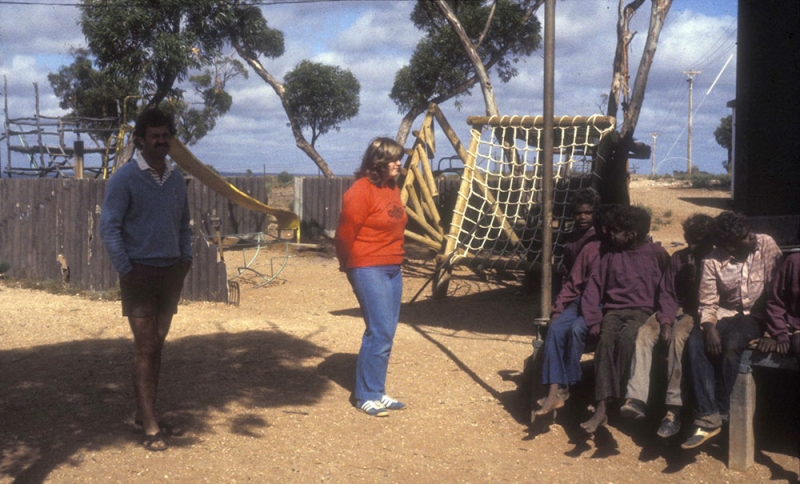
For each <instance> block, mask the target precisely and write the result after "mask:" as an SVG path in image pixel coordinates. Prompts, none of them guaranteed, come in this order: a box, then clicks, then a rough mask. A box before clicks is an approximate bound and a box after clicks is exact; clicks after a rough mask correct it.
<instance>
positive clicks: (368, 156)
mask: <svg viewBox="0 0 800 484" xmlns="http://www.w3.org/2000/svg"><path fill="white" fill-rule="evenodd" d="M404 153H405V148H403V145H401V144H400V143H398V142H397V141H395V140H393V139H392V138H386V137H379V138H375V139H373V140H372V141H370V143H369V146H367V150H366V151H365V152H364V158H362V160H361V167H359V169H358V170H356V172H355V177H356V180H357V179H359V178H363V177H367V179H369V181H371V182H372V183H373V184H375V185H377V186H379V187H380V186H383V185H384V183H386V175H387V174H388V173H389V163H391V162H393V161H397V160H401V159H402V158H403V154H404ZM388 183H390V184H393V183H394V180H389V182H388Z"/></svg>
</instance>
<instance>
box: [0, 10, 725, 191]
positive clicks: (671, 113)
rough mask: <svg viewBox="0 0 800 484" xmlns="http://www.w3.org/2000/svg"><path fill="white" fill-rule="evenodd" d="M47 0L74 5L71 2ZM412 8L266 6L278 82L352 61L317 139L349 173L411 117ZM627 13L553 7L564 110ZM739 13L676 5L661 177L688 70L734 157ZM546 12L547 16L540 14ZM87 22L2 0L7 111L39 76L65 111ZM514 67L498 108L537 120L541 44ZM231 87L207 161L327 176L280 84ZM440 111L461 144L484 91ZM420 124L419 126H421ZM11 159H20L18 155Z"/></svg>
mask: <svg viewBox="0 0 800 484" xmlns="http://www.w3.org/2000/svg"><path fill="white" fill-rule="evenodd" d="M34 1H37V0H34ZM47 3H48V4H53V3H62V4H69V5H74V4H75V2H74V1H72V0H56V1H52V0H50V1H48V2H47ZM413 5H414V4H413V2H409V1H381V0H375V1H363V2H320V3H312V4H308V3H304V4H291V3H284V4H276V5H268V6H264V7H262V9H263V11H264V15H265V17H266V18H267V20H268V22H269V25H270V26H271V27H273V28H277V29H280V30H282V31H283V32H284V35H285V41H286V53H285V54H284V55H283V56H282V57H280V58H278V59H274V60H273V59H262V63H263V64H264V66H265V67H266V68H267V69H268V70H269V71H270V72H271V73H272V74H273V75H274V76H276V77H278V78H279V79H282V78H283V76H284V75H285V73H286V72H288V71H289V70H290V69H292V68H293V67H294V66H295V65H296V64H297V63H299V62H300V61H301V60H303V59H310V60H313V61H315V62H322V63H325V64H331V65H338V66H340V67H342V68H345V69H349V70H350V71H351V72H353V74H354V75H355V76H356V77H357V78H358V79H359V81H360V83H361V110H360V113H359V115H358V116H357V117H356V118H354V119H352V120H350V121H347V122H345V123H343V124H342V126H341V130H340V131H339V132H331V133H328V134H326V135H324V136H323V137H321V138H320V140H319V141H318V142H317V149H318V151H319V152H320V153H321V154H322V156H323V157H324V158H325V159H326V160H327V162H328V163H329V165H330V167H331V169H332V170H333V171H334V173H336V174H338V175H347V174H350V173H352V171H353V170H354V169H355V168H356V165H357V164H358V161H359V159H360V157H361V154H362V152H363V149H364V147H366V145H367V143H368V142H369V140H370V139H371V138H373V137H375V136H382V135H386V136H391V137H394V135H395V134H396V133H397V129H398V127H399V124H400V120H401V118H402V114H401V113H398V111H397V108H396V107H395V105H394V103H393V102H392V101H391V100H390V99H389V96H388V94H389V91H390V89H391V86H392V82H393V80H394V75H395V73H396V72H397V70H398V69H399V68H400V67H402V66H403V65H404V64H406V63H407V61H408V59H409V57H410V55H411V52H412V51H413V49H414V46H415V45H416V42H417V41H418V40H419V38H420V33H419V32H418V31H417V30H415V29H414V27H413V25H412V24H411V22H410V21H409V14H410V12H411V9H412V8H413ZM617 7H618V2H617V1H616V0H613V1H612V0H559V1H558V2H557V4H556V61H555V64H556V86H555V113H556V114H557V115H590V114H595V113H598V112H599V109H598V104H600V102H601V97H602V95H603V94H607V93H608V90H609V86H610V82H611V69H612V61H613V55H614V47H615V43H616V38H615V35H616V34H615V24H616V11H617ZM736 9H737V6H736V0H683V1H681V0H675V1H674V2H673V5H672V8H671V10H670V13H669V15H668V17H667V20H666V24H665V27H664V31H663V32H662V35H661V39H660V42H659V46H658V51H657V53H656V57H655V62H654V64H653V68H652V71H651V74H650V78H649V82H648V89H647V93H646V97H645V102H644V107H643V109H642V113H641V116H640V121H639V124H638V127H637V130H636V137H637V139H639V140H641V141H646V142H648V143H650V142H652V136H651V133H658V137H657V144H656V161H657V163H658V167H659V169H658V173H671V172H672V171H673V170H676V169H678V170H685V169H686V157H687V146H686V145H687V140H686V125H687V120H688V84H687V82H686V80H687V76H686V75H685V74H683V72H684V71H687V70H699V71H701V74H699V75H697V76H696V77H695V82H694V99H693V101H694V107H695V110H694V122H693V143H692V154H693V162H694V164H695V165H696V166H698V167H700V168H701V169H702V170H705V171H710V172H721V171H722V165H721V162H722V161H723V160H724V159H725V157H726V153H725V150H724V149H722V148H721V147H720V146H719V145H717V143H716V141H715V140H714V136H713V131H714V129H715V128H716V127H717V126H718V124H719V119H720V118H722V117H724V116H726V115H728V114H730V109H729V108H727V107H726V104H727V102H728V101H730V100H732V99H734V97H735V84H736V79H735V78H736V75H735V72H736V58H735V54H736V45H735V44H736ZM539 14H540V16H541V15H543V10H541V11H540V12H539ZM78 16H79V10H78V8H76V7H75V6H54V5H46V6H44V5H8V4H2V3H0V43H1V44H2V46H3V49H0V74H2V75H4V76H6V77H7V79H8V92H7V94H8V103H9V115H10V117H11V118H21V117H30V116H32V115H33V114H34V112H35V105H34V89H33V83H38V86H39V92H40V96H41V99H40V109H41V112H42V113H43V114H46V115H50V116H58V115H61V114H64V113H63V112H62V111H61V110H60V109H59V108H58V102H57V100H56V99H55V97H54V96H53V93H52V89H51V88H50V86H49V83H48V82H47V74H48V73H50V72H55V71H56V70H57V69H58V68H59V66H61V65H65V64H68V63H70V62H71V57H70V56H69V51H70V48H71V47H77V46H82V45H84V39H83V36H82V35H81V32H80V29H79V27H78V25H77V20H78ZM648 17H649V2H645V5H643V6H642V8H641V9H640V12H639V13H638V15H637V16H636V17H635V18H634V23H633V28H634V30H636V31H637V32H638V33H637V35H636V36H635V37H634V42H633V45H632V49H631V65H632V69H635V66H636V65H638V59H639V57H640V56H641V52H642V48H643V41H644V38H645V35H646V31H647V22H648ZM731 56H733V58H732V60H730V62H729V63H728V65H727V67H726V68H725V70H724V71H722V68H723V65H725V63H726V61H728V59H729V58H730V57H731ZM517 68H518V69H519V71H520V75H519V76H518V77H517V78H515V79H513V80H512V81H511V82H509V83H507V84H504V83H501V82H500V81H499V79H494V86H495V95H496V97H497V101H498V105H499V108H500V111H501V113H503V114H508V115H512V114H517V115H525V114H528V115H536V114H541V112H542V75H541V73H542V68H543V58H542V52H541V51H539V52H535V53H534V54H533V55H532V56H530V57H528V58H526V59H523V60H522V61H521V62H520V63H519V64H518V65H517ZM720 72H721V74H720ZM718 75H719V79H718V80H717V82H716V84H714V87H713V89H710V88H711V86H712V83H714V80H715V78H716V77H717V76H718ZM228 87H229V91H230V92H231V94H232V95H233V100H234V105H233V108H232V110H231V111H230V113H229V114H228V115H226V116H225V117H224V118H222V119H221V120H220V121H219V123H218V125H217V128H216V129H215V130H214V131H213V132H212V133H211V134H209V136H207V137H206V138H204V139H203V140H201V141H200V142H199V143H198V144H197V145H195V146H194V147H193V151H194V152H195V154H196V155H197V156H198V158H200V159H201V160H203V161H204V162H206V163H208V164H211V165H213V166H215V167H216V168H217V169H218V170H220V171H232V172H244V171H246V170H248V169H249V170H252V171H253V172H256V173H260V172H262V171H266V172H268V173H278V172H281V171H288V172H290V173H293V174H316V173H317V169H316V166H315V165H314V164H313V163H312V162H311V161H310V160H309V159H308V158H307V157H306V156H305V155H304V154H303V153H302V152H301V151H300V150H299V149H297V148H296V147H295V143H294V138H293V137H292V134H291V131H290V130H289V129H288V127H286V116H285V114H284V113H283V111H282V109H281V106H280V102H279V100H278V98H277V96H276V95H275V93H274V92H273V91H272V90H271V88H269V87H268V86H267V85H266V84H265V83H264V82H263V81H262V80H261V79H260V78H259V77H258V76H257V75H255V74H254V73H251V75H250V76H249V79H246V80H245V79H238V80H235V81H234V82H232V83H231V84H229V86H228ZM0 88H1V86H0ZM709 89H710V92H709ZM441 108H442V110H443V111H444V114H445V116H446V117H447V118H448V120H449V121H450V123H451V125H453V126H454V128H455V129H456V131H457V133H458V135H459V137H460V138H461V139H462V140H466V139H467V137H468V129H467V126H466V122H465V120H466V117H467V116H470V115H482V114H484V107H483V99H482V96H481V93H480V90H479V89H478V88H475V89H473V93H472V96H471V97H467V98H464V99H463V101H462V107H461V109H460V110H459V109H456V107H455V106H454V105H453V103H452V102H449V103H445V104H444V105H442V106H441ZM421 121H422V120H421V118H420V119H418V120H417V121H416V123H415V125H414V126H415V128H416V127H418V126H419V124H420V123H421ZM307 136H309V138H310V135H308V134H307ZM410 143H411V141H409V145H410ZM3 144H5V142H3ZM437 145H438V146H439V149H440V152H439V153H437V157H446V156H450V155H451V154H452V152H450V151H449V150H448V149H447V148H448V146H447V145H448V143H447V142H446V141H445V140H444V139H442V140H441V141H438V142H437ZM2 148H3V149H2V150H0V162H2V166H3V167H4V168H5V166H6V165H7V163H8V160H7V155H6V151H5V147H4V146H3V147H2ZM12 161H13V162H14V164H19V163H21V161H20V160H18V159H16V158H13V159H12ZM632 168H633V169H635V170H636V171H637V172H639V173H649V172H650V160H642V161H638V162H633V165H632Z"/></svg>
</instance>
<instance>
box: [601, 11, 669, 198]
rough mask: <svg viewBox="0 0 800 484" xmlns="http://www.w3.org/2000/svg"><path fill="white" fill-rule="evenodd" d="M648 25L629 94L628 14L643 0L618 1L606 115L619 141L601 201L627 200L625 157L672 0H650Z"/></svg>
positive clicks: (605, 175)
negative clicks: (617, 133) (614, 47)
mask: <svg viewBox="0 0 800 484" xmlns="http://www.w3.org/2000/svg"><path fill="white" fill-rule="evenodd" d="M651 1H652V8H651V11H650V26H649V28H648V30H647V40H646V42H645V48H644V52H643V53H642V57H641V59H640V61H639V68H638V69H637V72H636V79H635V80H634V84H633V94H632V95H630V92H631V90H630V85H629V81H630V71H629V69H628V48H629V46H630V43H631V41H632V40H633V37H634V35H635V32H634V33H631V31H630V21H631V18H633V16H634V15H635V14H636V10H637V9H638V8H639V7H641V6H642V4H643V3H644V0H634V1H632V2H631V3H629V4H628V5H626V6H623V5H624V3H625V0H620V2H619V20H618V21H617V49H616V53H615V54H614V72H613V75H612V79H611V90H610V93H609V96H608V110H607V112H606V114H607V115H608V116H614V117H615V118H617V130H618V131H619V135H620V136H619V143H618V144H617V146H616V149H615V150H614V154H613V155H612V157H611V160H609V163H608V164H607V166H606V169H605V170H604V173H603V174H602V176H603V183H604V184H605V185H606V186H605V187H604V190H603V191H604V192H605V194H604V200H603V202H604V203H621V204H624V205H628V204H630V196H629V194H628V159H629V153H630V151H631V148H632V147H633V143H634V140H633V133H634V131H636V124H637V123H638V122H639V114H640V113H641V110H642V104H643V103H644V93H645V89H646V87H647V78H648V76H649V74H650V68H651V66H652V64H653V58H654V57H655V53H656V47H657V46H658V38H659V36H660V35H661V29H662V28H663V26H664V20H665V18H666V16H667V13H668V12H669V8H670V6H671V5H672V0H651ZM620 107H621V108H622V122H621V123H620V122H619V121H620V119H619V116H618V114H619V108H620Z"/></svg>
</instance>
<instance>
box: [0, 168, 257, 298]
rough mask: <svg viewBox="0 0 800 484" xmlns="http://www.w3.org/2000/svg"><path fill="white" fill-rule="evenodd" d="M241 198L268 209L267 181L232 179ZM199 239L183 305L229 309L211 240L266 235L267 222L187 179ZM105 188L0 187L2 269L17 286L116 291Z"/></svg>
mask: <svg viewBox="0 0 800 484" xmlns="http://www.w3.org/2000/svg"><path fill="white" fill-rule="evenodd" d="M228 180H229V181H230V182H231V183H233V184H234V185H236V186H237V187H238V188H239V189H240V190H242V191H244V192H245V193H247V194H249V195H250V196H252V197H254V198H257V199H259V200H261V201H263V202H267V203H268V200H267V188H266V184H265V179H264V177H232V178H229V179H228ZM187 187H188V195H189V205H190V209H191V216H192V233H193V236H194V239H195V240H194V241H193V250H194V263H193V266H192V270H191V271H190V272H189V275H188V276H187V278H186V283H185V285H184V289H183V294H182V297H183V298H184V299H188V300H207V301H221V302H227V301H228V284H227V273H226V268H225V263H224V262H217V249H216V247H215V246H212V245H209V244H208V240H209V239H210V237H212V236H213V235H214V233H215V231H214V227H213V224H212V219H213V218H219V219H220V232H221V233H222V234H223V235H226V234H245V233H257V232H265V231H266V230H267V224H268V223H269V217H268V216H267V215H266V214H263V213H257V212H253V211H250V210H246V209H244V208H241V207H239V206H237V205H235V204H234V203H232V202H230V201H228V200H226V199H224V198H222V197H221V196H219V195H217V193H215V192H213V191H212V190H210V189H209V188H208V187H206V186H205V185H203V184H201V183H197V182H196V181H195V180H193V179H192V178H187ZM105 188H106V181H105V180H97V179H84V180H78V179H73V178H57V179H41V178H36V179H30V178H25V179H22V178H19V179H16V178H13V179H1V180H0V262H7V263H8V264H9V265H10V268H9V269H8V274H9V275H10V276H12V277H15V278H25V279H33V280H42V281H47V280H49V281H64V280H66V279H68V281H69V284H70V286H71V287H76V288H79V289H83V290H90V291H108V290H112V289H114V288H116V287H117V274H116V272H115V271H114V269H113V267H112V266H111V262H110V260H109V259H108V257H107V255H106V252H105V248H104V247H103V245H102V241H101V240H100V236H99V233H98V225H99V222H100V211H101V207H102V205H103V197H104V195H105Z"/></svg>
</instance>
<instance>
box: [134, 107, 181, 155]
mask: <svg viewBox="0 0 800 484" xmlns="http://www.w3.org/2000/svg"><path fill="white" fill-rule="evenodd" d="M160 126H167V127H168V128H169V134H171V135H172V136H175V133H176V132H177V129H176V128H175V117H174V116H172V114H170V113H165V112H164V111H162V110H161V109H159V108H150V109H145V110H144V111H142V112H141V113H139V116H137V117H136V126H134V128H133V136H134V137H139V138H144V135H145V133H147V128H148V127H151V128H156V127H160ZM137 147H138V146H137Z"/></svg>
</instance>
